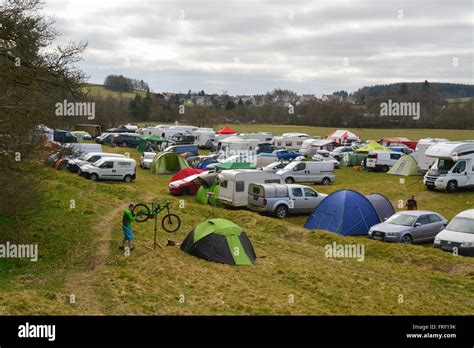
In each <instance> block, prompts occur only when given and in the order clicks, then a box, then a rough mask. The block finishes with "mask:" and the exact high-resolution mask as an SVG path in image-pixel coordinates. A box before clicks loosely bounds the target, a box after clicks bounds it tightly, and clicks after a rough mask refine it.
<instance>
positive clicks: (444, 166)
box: [431, 159, 456, 173]
mask: <svg viewBox="0 0 474 348" xmlns="http://www.w3.org/2000/svg"><path fill="white" fill-rule="evenodd" d="M455 163H456V162H454V161H452V160H446V159H439V160H438V161H436V162H435V163H434V164H433V166H432V167H431V169H432V170H437V171H439V172H440V173H447V172H449V171H450V170H451V168H452V167H453V166H454V164H455Z"/></svg>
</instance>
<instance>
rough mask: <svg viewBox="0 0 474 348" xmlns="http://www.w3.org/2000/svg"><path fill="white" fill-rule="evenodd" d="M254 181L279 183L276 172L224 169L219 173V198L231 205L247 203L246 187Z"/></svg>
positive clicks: (240, 205) (236, 205)
mask: <svg viewBox="0 0 474 348" xmlns="http://www.w3.org/2000/svg"><path fill="white" fill-rule="evenodd" d="M254 183H277V184H280V183H281V177H280V176H279V175H277V174H274V173H270V172H265V171H262V170H254V169H236V170H224V171H223V172H221V173H220V174H219V186H220V188H219V199H220V200H221V202H222V203H224V204H226V205H229V206H233V207H245V206H246V205H247V204H248V198H247V196H248V188H249V185H250V184H254Z"/></svg>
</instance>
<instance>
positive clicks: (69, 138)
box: [53, 130, 77, 143]
mask: <svg viewBox="0 0 474 348" xmlns="http://www.w3.org/2000/svg"><path fill="white" fill-rule="evenodd" d="M53 137H54V138H53V140H54V141H57V142H59V143H77V138H76V137H75V136H74V135H72V133H71V132H69V131H66V130H55V131H54V135H53Z"/></svg>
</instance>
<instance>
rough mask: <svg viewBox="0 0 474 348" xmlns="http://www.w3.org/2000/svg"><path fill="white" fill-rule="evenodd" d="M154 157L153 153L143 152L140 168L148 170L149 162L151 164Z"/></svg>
mask: <svg viewBox="0 0 474 348" xmlns="http://www.w3.org/2000/svg"><path fill="white" fill-rule="evenodd" d="M155 156H156V153H155V152H144V153H143V154H142V155H141V157H140V168H143V169H150V166H151V162H153V159H154V158H155Z"/></svg>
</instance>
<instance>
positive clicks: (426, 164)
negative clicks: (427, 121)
mask: <svg viewBox="0 0 474 348" xmlns="http://www.w3.org/2000/svg"><path fill="white" fill-rule="evenodd" d="M448 141H449V140H448V139H440V138H436V139H435V138H425V139H420V140H419V141H418V144H417V145H416V149H415V153H416V156H415V159H416V162H417V163H418V168H420V170H422V171H427V170H428V169H430V166H431V165H432V164H433V163H434V161H435V160H436V158H435V157H430V156H427V155H426V150H428V148H429V147H430V146H431V145H434V144H437V143H440V142H448Z"/></svg>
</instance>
